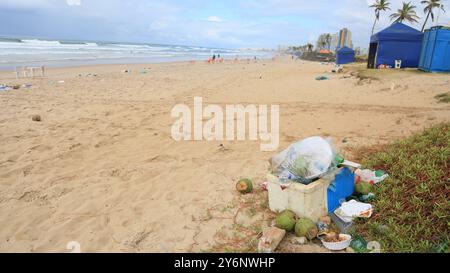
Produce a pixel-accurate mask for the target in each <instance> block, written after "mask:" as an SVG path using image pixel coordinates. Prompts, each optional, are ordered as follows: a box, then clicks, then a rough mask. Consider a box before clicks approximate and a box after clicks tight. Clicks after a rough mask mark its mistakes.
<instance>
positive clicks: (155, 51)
mask: <svg viewBox="0 0 450 273" xmlns="http://www.w3.org/2000/svg"><path fill="white" fill-rule="evenodd" d="M213 54H216V55H217V54H220V55H221V56H222V57H223V58H225V59H227V58H232V59H234V58H236V57H238V58H254V57H257V58H270V57H272V56H273V52H271V51H264V50H250V49H248V50H247V49H245V50H243V49H242V50H241V49H223V48H209V47H198V46H180V45H155V44H137V43H135V44H133V43H114V42H100V41H97V42H92V41H89V42H88V41H70V40H47V39H30V38H8V37H0V70H9V69H14V68H15V67H21V66H41V65H45V66H48V67H63V66H78V65H90V64H126V63H161V62H174V61H190V60H197V61H200V60H205V61H206V60H207V59H208V58H209V57H211V56H212V55H213Z"/></svg>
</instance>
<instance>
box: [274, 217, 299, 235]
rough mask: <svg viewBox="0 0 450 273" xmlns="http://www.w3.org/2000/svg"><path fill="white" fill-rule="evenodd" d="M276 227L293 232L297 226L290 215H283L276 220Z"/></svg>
mask: <svg viewBox="0 0 450 273" xmlns="http://www.w3.org/2000/svg"><path fill="white" fill-rule="evenodd" d="M275 226H276V227H277V228H281V229H284V230H286V231H292V230H293V229H294V226H295V220H294V218H292V217H290V216H289V215H288V213H281V214H279V215H278V216H277V217H276V218H275Z"/></svg>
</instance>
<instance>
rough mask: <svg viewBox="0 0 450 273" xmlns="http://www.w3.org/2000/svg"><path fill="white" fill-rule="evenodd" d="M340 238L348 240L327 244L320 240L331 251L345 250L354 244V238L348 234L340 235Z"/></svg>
mask: <svg viewBox="0 0 450 273" xmlns="http://www.w3.org/2000/svg"><path fill="white" fill-rule="evenodd" d="M339 236H342V237H345V238H346V240H345V241H341V242H326V241H325V240H324V239H320V240H321V241H322V244H323V246H324V247H326V248H327V249H329V250H334V251H337V250H344V249H346V248H347V247H349V246H350V243H351V242H352V236H350V235H348V234H339Z"/></svg>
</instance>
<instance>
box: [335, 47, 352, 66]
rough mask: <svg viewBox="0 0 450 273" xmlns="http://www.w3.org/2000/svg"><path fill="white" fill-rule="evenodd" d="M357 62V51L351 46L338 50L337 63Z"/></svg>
mask: <svg viewBox="0 0 450 273" xmlns="http://www.w3.org/2000/svg"><path fill="white" fill-rule="evenodd" d="M353 62H355V51H354V50H353V49H351V48H349V47H346V46H344V47H341V48H340V49H338V51H337V52H336V64H348V63H353Z"/></svg>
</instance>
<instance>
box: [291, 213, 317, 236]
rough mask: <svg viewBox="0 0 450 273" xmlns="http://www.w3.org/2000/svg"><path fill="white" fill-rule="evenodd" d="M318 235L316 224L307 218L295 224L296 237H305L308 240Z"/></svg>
mask: <svg viewBox="0 0 450 273" xmlns="http://www.w3.org/2000/svg"><path fill="white" fill-rule="evenodd" d="M318 233H319V231H318V229H317V226H316V223H314V221H313V220H311V219H308V218H301V219H300V220H298V221H297V223H296V224H295V235H297V237H306V238H308V239H309V240H312V239H313V238H315V237H317V234H318Z"/></svg>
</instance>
